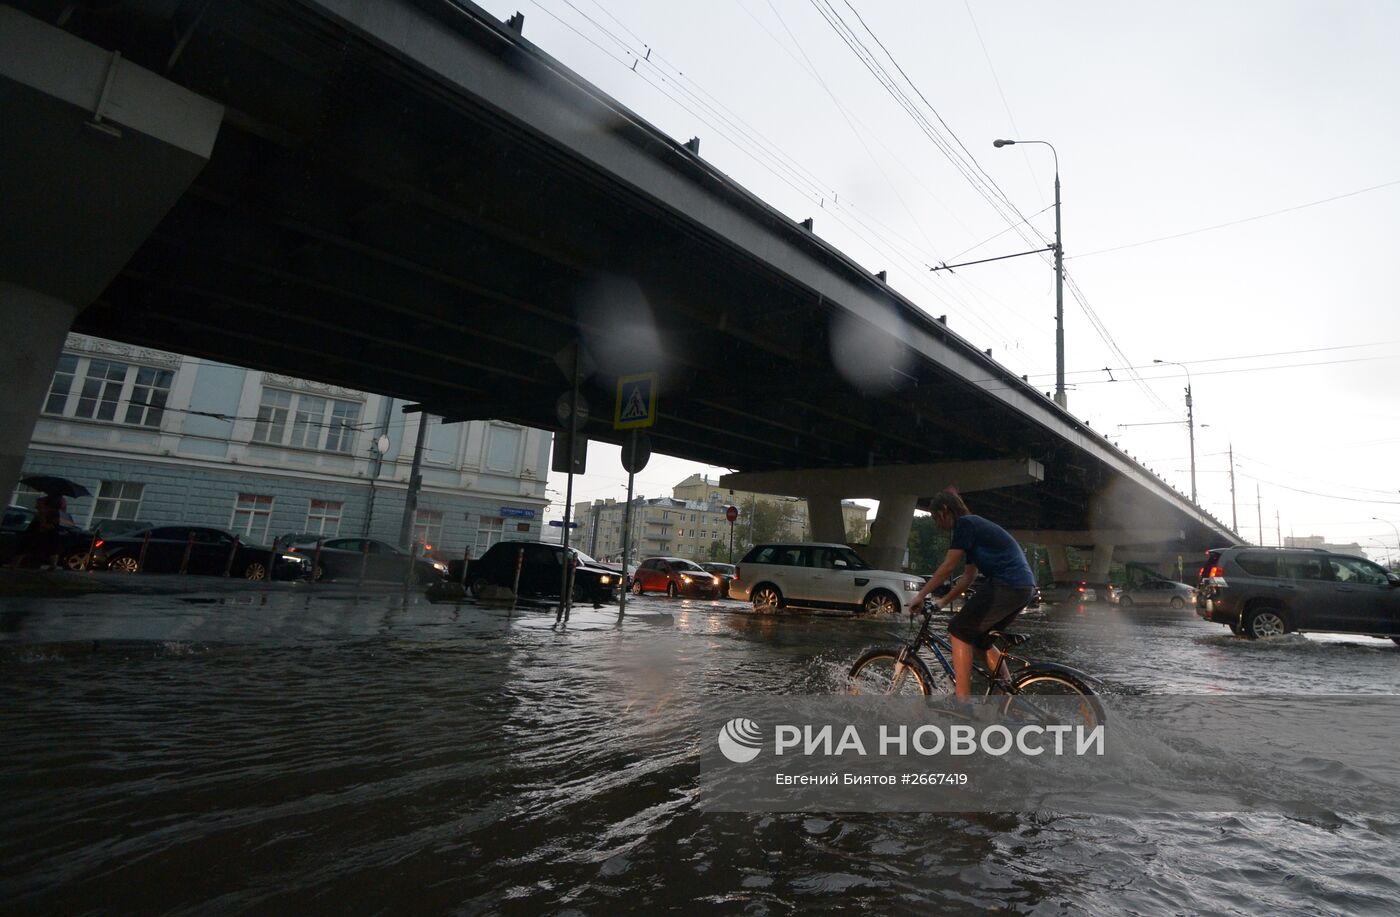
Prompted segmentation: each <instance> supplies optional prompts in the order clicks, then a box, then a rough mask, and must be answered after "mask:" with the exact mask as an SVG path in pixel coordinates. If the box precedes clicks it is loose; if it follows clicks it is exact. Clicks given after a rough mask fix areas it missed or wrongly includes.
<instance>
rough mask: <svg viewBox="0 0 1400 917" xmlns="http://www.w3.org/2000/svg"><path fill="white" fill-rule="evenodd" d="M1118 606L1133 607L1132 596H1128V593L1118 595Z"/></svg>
mask: <svg viewBox="0 0 1400 917" xmlns="http://www.w3.org/2000/svg"><path fill="white" fill-rule="evenodd" d="M1118 607H1119V608H1131V607H1133V600H1132V599H1131V598H1129V597H1128V596H1126V595H1120V596H1119V597H1118Z"/></svg>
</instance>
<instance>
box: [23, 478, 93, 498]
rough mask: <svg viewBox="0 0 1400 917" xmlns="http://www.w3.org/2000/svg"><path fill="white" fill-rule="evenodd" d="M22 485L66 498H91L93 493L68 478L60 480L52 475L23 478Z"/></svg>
mask: <svg viewBox="0 0 1400 917" xmlns="http://www.w3.org/2000/svg"><path fill="white" fill-rule="evenodd" d="M20 483H21V484H23V485H24V486H26V487H32V488H34V489H35V490H39V491H43V492H44V493H46V494H49V495H53V494H59V495H61V496H64V497H74V498H76V497H90V496H92V492H91V491H89V490H88V489H87V488H86V487H84V486H83V485H81V484H79V483H77V482H76V481H70V480H68V479H67V478H60V477H57V476H55V475H51V474H36V475H31V476H29V477H27V478H21V479H20Z"/></svg>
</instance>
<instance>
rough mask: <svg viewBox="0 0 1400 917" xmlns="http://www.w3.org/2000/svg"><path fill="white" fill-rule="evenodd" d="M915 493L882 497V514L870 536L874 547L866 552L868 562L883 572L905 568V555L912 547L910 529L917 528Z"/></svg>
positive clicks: (880, 513) (871, 545) (876, 517)
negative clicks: (915, 520)
mask: <svg viewBox="0 0 1400 917" xmlns="http://www.w3.org/2000/svg"><path fill="white" fill-rule="evenodd" d="M918 501H919V498H918V496H917V495H915V494H896V495H894V496H884V497H881V498H880V511H879V513H878V514H876V516H875V526H874V528H873V529H872V530H871V533H870V547H869V548H867V549H866V551H865V552H864V553H865V555H866V557H865V560H866V562H867V563H869V564H871V565H872V566H874V567H876V568H878V569H880V570H902V569H904V553H905V551H907V550H908V548H909V530H910V529H911V528H913V526H914V507H915V505H917V503H918Z"/></svg>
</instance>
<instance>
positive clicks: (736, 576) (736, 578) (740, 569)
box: [734, 567, 743, 583]
mask: <svg viewBox="0 0 1400 917" xmlns="http://www.w3.org/2000/svg"><path fill="white" fill-rule="evenodd" d="M742 572H743V567H735V568H734V582H736V583H737V582H739V574H740V573H742Z"/></svg>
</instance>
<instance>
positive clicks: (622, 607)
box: [617, 436, 637, 618]
mask: <svg viewBox="0 0 1400 917" xmlns="http://www.w3.org/2000/svg"><path fill="white" fill-rule="evenodd" d="M627 449H628V455H629V458H628V462H627V467H628V468H636V467H637V437H636V436H631V437H629V438H628V442H627ZM636 479H637V475H636V472H633V471H629V472H627V505H626V506H624V507H623V508H622V585H621V586H620V587H619V589H618V595H617V616H618V617H619V618H621V617H622V616H623V615H624V614H626V613H627V588H628V582H627V561H628V559H629V558H630V557H631V556H632V484H633V482H634V481H636Z"/></svg>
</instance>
